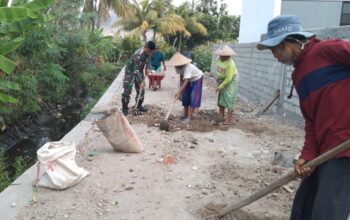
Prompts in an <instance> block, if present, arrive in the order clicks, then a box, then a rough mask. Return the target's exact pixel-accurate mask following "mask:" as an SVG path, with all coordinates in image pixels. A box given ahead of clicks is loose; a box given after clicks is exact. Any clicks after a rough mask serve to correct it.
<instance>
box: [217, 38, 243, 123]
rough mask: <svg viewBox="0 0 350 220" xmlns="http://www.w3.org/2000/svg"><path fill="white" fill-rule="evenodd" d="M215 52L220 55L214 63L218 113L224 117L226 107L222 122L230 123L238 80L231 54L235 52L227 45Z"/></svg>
mask: <svg viewBox="0 0 350 220" xmlns="http://www.w3.org/2000/svg"><path fill="white" fill-rule="evenodd" d="M216 54H217V55H219V56H220V58H219V59H218V61H217V63H216V80H217V83H218V87H217V88H216V91H217V92H219V96H218V106H219V110H220V115H221V116H222V118H224V119H225V108H227V109H228V112H227V117H226V119H225V122H224V124H226V125H230V124H231V123H232V116H233V106H234V104H235V101H236V96H237V91H238V80H239V74H238V71H237V68H236V64H235V62H234V61H233V59H232V56H233V55H237V54H236V52H235V51H234V50H233V49H232V48H231V47H229V46H227V45H225V46H223V47H222V48H221V49H219V50H218V51H217V52H216Z"/></svg>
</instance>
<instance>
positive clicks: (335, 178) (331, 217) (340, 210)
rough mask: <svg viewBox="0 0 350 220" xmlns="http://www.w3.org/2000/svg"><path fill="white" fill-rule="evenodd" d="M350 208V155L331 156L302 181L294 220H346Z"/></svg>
mask: <svg viewBox="0 0 350 220" xmlns="http://www.w3.org/2000/svg"><path fill="white" fill-rule="evenodd" d="M349 210H350V158H336V159H332V160H330V161H328V162H326V163H324V164H322V165H321V166H319V167H318V168H317V169H316V170H315V171H314V173H313V174H312V175H311V176H310V177H306V178H304V179H303V180H302V182H301V184H300V186H299V189H298V191H297V193H296V195H295V198H294V202H293V208H292V214H291V218H290V219H291V220H347V219H348V216H349Z"/></svg>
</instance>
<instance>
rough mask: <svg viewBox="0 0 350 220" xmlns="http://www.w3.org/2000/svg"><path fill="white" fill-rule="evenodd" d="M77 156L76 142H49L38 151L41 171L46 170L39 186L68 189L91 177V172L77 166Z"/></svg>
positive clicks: (38, 183)
mask: <svg viewBox="0 0 350 220" xmlns="http://www.w3.org/2000/svg"><path fill="white" fill-rule="evenodd" d="M75 155H76V149H75V144H74V142H73V143H66V142H48V143H46V144H44V145H43V146H42V147H41V148H40V149H39V150H38V151H37V156H38V161H39V162H40V169H43V170H44V174H43V176H42V177H41V178H40V179H39V181H38V182H37V185H38V186H43V187H47V188H51V189H66V188H69V187H71V186H74V185H76V184H77V183H79V182H80V181H81V180H82V179H83V178H85V177H86V176H87V175H89V172H87V171H86V170H85V169H83V168H80V167H78V166H77V164H76V163H75Z"/></svg>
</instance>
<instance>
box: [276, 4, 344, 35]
mask: <svg viewBox="0 0 350 220" xmlns="http://www.w3.org/2000/svg"><path fill="white" fill-rule="evenodd" d="M342 3H343V1H340V0H328V1H324V0H322V1H317V0H312V1H307V0H306V1H300V0H299V1H298V0H283V1H282V6H281V14H294V15H297V16H298V17H299V18H300V21H301V23H302V25H303V27H304V29H311V28H325V27H337V26H339V25H340V17H341V11H342Z"/></svg>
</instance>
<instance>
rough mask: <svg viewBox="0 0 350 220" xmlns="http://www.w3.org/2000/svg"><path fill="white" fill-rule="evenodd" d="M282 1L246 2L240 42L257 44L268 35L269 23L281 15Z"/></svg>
mask: <svg viewBox="0 0 350 220" xmlns="http://www.w3.org/2000/svg"><path fill="white" fill-rule="evenodd" d="M280 11H281V0H259V1H257V0H244V1H242V15H241V23H240V29H239V42H240V43H248V42H256V41H258V40H259V39H260V35H261V34H263V33H266V29H267V23H268V21H269V20H271V19H272V18H273V17H276V16H277V15H279V14H280Z"/></svg>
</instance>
